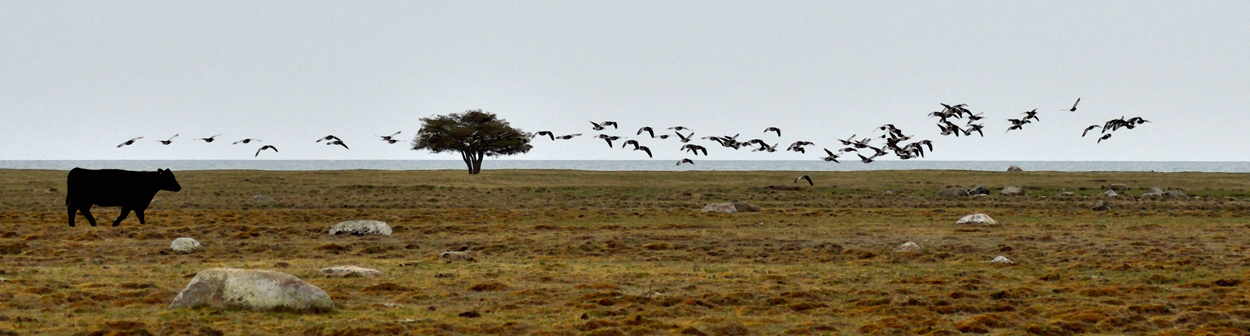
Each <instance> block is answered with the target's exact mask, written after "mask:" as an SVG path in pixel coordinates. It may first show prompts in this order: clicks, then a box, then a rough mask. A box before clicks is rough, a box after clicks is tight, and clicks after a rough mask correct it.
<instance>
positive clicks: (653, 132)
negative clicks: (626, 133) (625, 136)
mask: <svg viewBox="0 0 1250 336" xmlns="http://www.w3.org/2000/svg"><path fill="white" fill-rule="evenodd" d="M642 132H647V134H650V135H651V137H652V138H654V137H655V130H652V129H651V126H646V127H643V128H639V129H638V134H634V135H642Z"/></svg>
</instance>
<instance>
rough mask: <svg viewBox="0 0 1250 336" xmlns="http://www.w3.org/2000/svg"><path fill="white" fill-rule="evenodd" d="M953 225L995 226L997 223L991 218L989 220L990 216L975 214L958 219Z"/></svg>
mask: <svg viewBox="0 0 1250 336" xmlns="http://www.w3.org/2000/svg"><path fill="white" fill-rule="evenodd" d="M955 224H980V225H996V224H998V221H996V220H994V219H993V218H990V215H986V214H983V213H975V214H971V215H967V216H963V218H960V219H959V220H957V221H955Z"/></svg>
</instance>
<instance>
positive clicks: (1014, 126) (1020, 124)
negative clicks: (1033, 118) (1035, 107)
mask: <svg viewBox="0 0 1250 336" xmlns="http://www.w3.org/2000/svg"><path fill="white" fill-rule="evenodd" d="M1007 121H1009V122H1011V127H1008V128H1007V132H1011V131H1012V130H1023V129H1024V124H1027V123H1029V120H1028V119H1023V120H1021V119H1007ZM1007 132H1003V133H1007Z"/></svg>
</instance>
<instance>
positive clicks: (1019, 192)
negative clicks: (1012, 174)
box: [998, 187, 1024, 196]
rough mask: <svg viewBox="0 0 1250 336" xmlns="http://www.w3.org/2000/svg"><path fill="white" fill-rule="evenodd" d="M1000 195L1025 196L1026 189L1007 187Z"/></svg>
mask: <svg viewBox="0 0 1250 336" xmlns="http://www.w3.org/2000/svg"><path fill="white" fill-rule="evenodd" d="M998 194H999V195H1003V196H1024V188H1021V187H1005V188H1003V190H1001V191H999V192H998Z"/></svg>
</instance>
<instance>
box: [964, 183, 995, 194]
mask: <svg viewBox="0 0 1250 336" xmlns="http://www.w3.org/2000/svg"><path fill="white" fill-rule="evenodd" d="M989 194H990V188H986V187H985V186H983V185H978V186H975V187H972V189H968V195H989Z"/></svg>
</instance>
